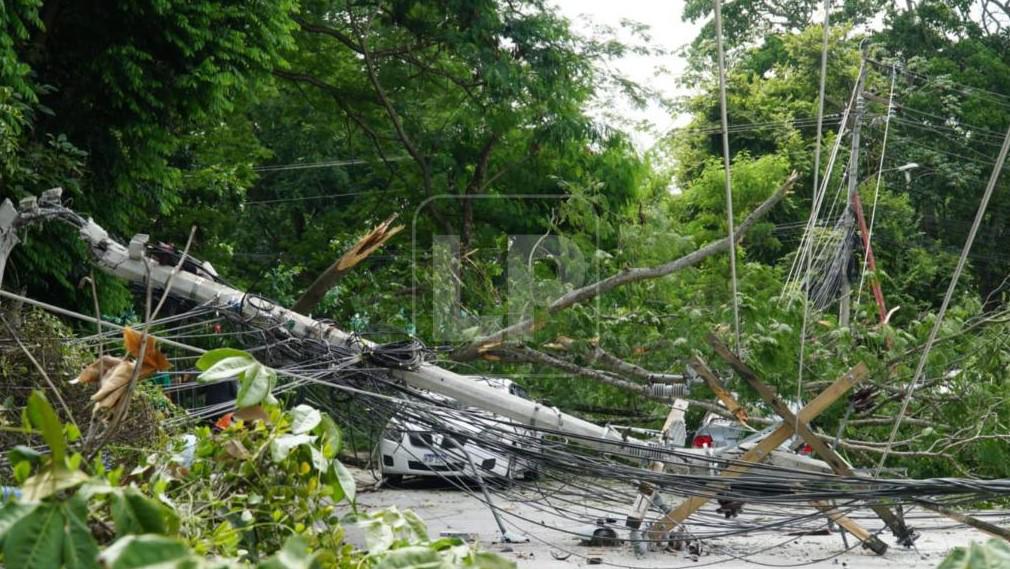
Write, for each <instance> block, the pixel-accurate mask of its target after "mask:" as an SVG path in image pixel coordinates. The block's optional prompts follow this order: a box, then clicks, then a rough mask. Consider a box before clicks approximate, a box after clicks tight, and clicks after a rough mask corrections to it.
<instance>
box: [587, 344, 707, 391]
mask: <svg viewBox="0 0 1010 569" xmlns="http://www.w3.org/2000/svg"><path fill="white" fill-rule="evenodd" d="M593 361H598V362H600V363H602V364H603V365H604V366H606V367H608V368H610V369H612V370H613V371H616V372H619V373H623V374H625V375H630V376H633V377H637V378H640V379H644V380H645V381H647V382H649V383H664V384H667V385H678V384H681V383H687V379H686V378H685V377H684V376H683V375H680V374H675V373H657V372H653V371H649V370H647V369H645V368H644V367H642V366H640V365H637V364H633V363H631V362H628V361H624V360H622V359H621V358H619V357H617V356H615V355H614V354H611V353H610V352H608V351H606V350H604V349H603V348H601V347H599V346H597V345H594V346H593Z"/></svg>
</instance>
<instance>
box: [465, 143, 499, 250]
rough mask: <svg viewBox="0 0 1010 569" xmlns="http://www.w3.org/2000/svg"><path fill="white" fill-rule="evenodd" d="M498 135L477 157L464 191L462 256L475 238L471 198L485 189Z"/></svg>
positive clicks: (485, 144)
mask: <svg viewBox="0 0 1010 569" xmlns="http://www.w3.org/2000/svg"><path fill="white" fill-rule="evenodd" d="M497 141H498V135H497V134H492V135H491V136H490V137H489V138H488V139H487V142H485V143H484V146H482V147H481V149H480V153H479V154H478V156H477V164H476V166H475V167H474V171H473V176H471V177H470V182H469V183H467V185H466V188H464V190H463V228H462V230H461V231H460V236H459V243H460V254H465V253H466V250H467V249H468V248H469V246H470V239H471V238H472V236H473V202H474V200H472V199H470V196H472V195H476V194H479V193H480V192H481V190H483V189H484V179H485V178H486V177H487V167H488V163H489V162H490V161H491V151H492V150H494V146H495V143H496V142H497Z"/></svg>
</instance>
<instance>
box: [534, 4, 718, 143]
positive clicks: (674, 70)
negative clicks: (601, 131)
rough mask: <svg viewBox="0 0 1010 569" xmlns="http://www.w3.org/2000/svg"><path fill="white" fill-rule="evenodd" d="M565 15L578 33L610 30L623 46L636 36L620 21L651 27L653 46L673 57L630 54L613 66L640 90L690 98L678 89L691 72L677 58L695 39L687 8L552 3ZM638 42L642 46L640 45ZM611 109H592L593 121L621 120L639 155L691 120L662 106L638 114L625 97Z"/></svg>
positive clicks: (687, 91) (617, 99) (688, 91)
mask: <svg viewBox="0 0 1010 569" xmlns="http://www.w3.org/2000/svg"><path fill="white" fill-rule="evenodd" d="M554 2H555V4H556V5H557V6H558V8H559V9H560V11H561V14H562V15H563V16H565V17H566V18H568V19H569V20H571V22H572V25H573V27H574V29H575V30H576V31H578V32H579V33H582V34H586V35H589V34H592V31H593V26H594V25H595V26H608V27H610V28H613V29H614V30H616V31H617V36H618V39H620V40H621V41H623V42H625V43H631V42H634V39H633V37H632V34H631V33H630V32H628V31H627V30H623V29H622V28H621V22H622V20H632V21H635V22H639V23H642V24H645V25H647V26H649V28H650V30H649V32H648V33H649V35H650V36H651V42H650V43H651V44H653V45H656V46H659V47H661V48H663V49H664V50H665V51H667V52H669V53H667V54H666V55H661V56H650V55H638V54H630V55H628V56H625V57H624V58H622V59H621V60H620V61H617V62H615V63H614V65H615V67H616V68H617V70H619V71H620V72H621V73H622V74H623V75H624V76H626V77H627V78H628V79H631V80H632V81H635V82H637V83H639V84H642V85H646V86H648V87H650V88H652V89H654V90H656V91H658V92H659V93H661V94H662V95H663V96H664V97H666V98H668V99H676V98H679V97H683V96H684V95H689V94H691V93H692V90H691V89H689V88H685V87H683V86H678V84H677V82H678V79H679V78H680V76H681V75H682V74H683V73H684V70H685V68H686V67H687V62H686V61H685V60H684V58H683V57H681V56H680V55H679V53H678V52H679V51H680V49H681V48H683V47H684V46H686V45H687V44H689V43H690V42H691V40H693V39H694V37H695V36H696V35H697V33H698V30H699V28H700V27H701V26H700V24H701V22H699V23H698V24H692V23H690V22H683V21H681V11H682V10H683V7H684V3H683V2H680V1H677V0H554ZM638 41H639V42H640V41H641V40H638ZM607 95H613V94H612V93H610V94H605V95H604V97H603V100H604V101H606V100H607V99H613V103H612V104H611V103H608V104H607V105H606V106H601V105H599V104H597V105H594V107H593V108H590V109H588V110H589V112H590V113H592V115H593V116H596V117H600V118H603V119H605V120H606V122H608V123H613V122H614V121H613V120H612V119H614V118H617V119H619V121H620V123H619V124H617V125H615V126H618V127H620V128H622V129H624V130H626V131H627V132H628V133H629V134H630V135H631V137H632V140H633V141H634V143H635V146H636V147H637V148H638V150H639V151H640V152H644V151H646V150H648V149H649V148H650V147H651V146H652V145H653V144H654V143H655V142H656V140H657V138H659V136H660V135H661V134H662V133H664V132H666V131H668V130H669V129H671V128H675V127H677V126H682V125H683V124H685V123H686V122H687V120H688V117H687V116H684V115H681V116H673V115H671V114H670V112H669V111H668V110H667V109H664V108H663V107H662V106H661V105H659V104H658V103H655V102H653V103H651V104H649V105H648V106H647V107H646V108H644V109H639V108H636V107H635V105H634V104H633V103H632V101H630V100H628V98H627V97H624V96H620V95H618V96H616V97H608V96H607Z"/></svg>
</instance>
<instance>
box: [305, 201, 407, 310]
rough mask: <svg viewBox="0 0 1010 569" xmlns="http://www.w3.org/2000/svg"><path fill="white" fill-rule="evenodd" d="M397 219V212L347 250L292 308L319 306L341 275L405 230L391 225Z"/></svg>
mask: <svg viewBox="0 0 1010 569" xmlns="http://www.w3.org/2000/svg"><path fill="white" fill-rule="evenodd" d="M395 219H396V214H393V215H391V216H390V217H389V218H388V219H386V221H383V222H382V223H380V224H379V225H377V226H375V228H374V229H372V230H371V231H369V232H368V233H367V234H366V235H365V236H364V237H362V238H361V239H359V240H358V242H357V243H355V244H354V245H352V246H351V248H350V249H348V250H347V251H345V252H344V254H343V255H341V256H340V258H339V259H337V260H336V262H335V263H333V264H332V265H330V266H329V268H327V269H326V270H325V271H323V272H322V273H320V274H319V276H318V277H316V280H315V281H313V282H312V284H311V285H310V286H309V288H308V289H306V290H305V292H304V293H302V296H301V297H300V298H299V299H298V301H297V302H295V305H294V306H292V307H291V310H294V311H295V312H300V313H302V314H308V313H309V312H311V311H312V309H313V308H315V307H316V306H318V305H319V302H320V301H322V300H323V297H324V296H326V293H327V292H329V290H330V289H332V288H333V286H334V285H335V284H337V281H339V280H340V278H341V277H343V276H344V275H345V274H347V272H348V271H350V270H351V269H353V268H354V267H355V266H356V265H357V264H358V263H360V262H361V261H364V260H365V259H366V258H368V256H369V255H371V254H372V253H374V252H375V250H376V249H378V248H379V247H382V246H383V245H384V244H385V243H386V241H389V240H390V239H392V238H393V236H394V235H396V234H397V233H399V232H400V231H402V230H403V226H402V225H397V226H396V227H391V225H392V223H393V220H395Z"/></svg>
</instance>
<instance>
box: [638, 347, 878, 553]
mask: <svg viewBox="0 0 1010 569" xmlns="http://www.w3.org/2000/svg"><path fill="white" fill-rule="evenodd" d="M694 364H697V365H698V366H699V367H702V368H706V367H707V366H705V365H704V362H702V361H701V360H700V358H699V359H696V360H695V361H694ZM696 369H697V368H696ZM706 373H711V372H710V371H709V372H706ZM712 375H714V374H712ZM866 376H867V369H866V366H865V365H863V364H859V365H858V366H856V367H855V368H853V369H852V370H850V371H849V373H847V374H845V375H843V376H842V377H840V378H839V379H838V380H836V381H835V383H834V384H832V385H831V386H830V387H829V388H828V389H825V390H824V391H823V392H821V393H820V395H818V396H817V397H816V398H814V399H813V400H812V401H810V403H808V404H807V406H806V407H804V408H803V410H802V411H800V413H799V416H798V418H796V417H794V421H793V422H786V423H783V424H782V425H780V426H779V427H778V428H776V429H775V430H774V431H772V432H771V433H770V434H768V435H767V436H766V437H765V438H764V439H762V440H761V441H760V442H758V443H757V444H756V445H754V446H753V447H751V448H750V449H748V450H747V451H746V452H744V453H743V454H742V455H741V456H740V457H738V458H737V459H736V462H735V463H734V464H731V465H730V466H728V467H726V468H724V469H723V470H722V472H721V473H720V474H719V477H720V478H725V479H732V478H739V477H741V476H743V475H744V474H745V473H746V472H747V471H748V470H749V469H750V467H751V465H752V464H757V463H759V462H761V461H763V460H765V459H766V458H768V456H769V455H770V454H771V453H772V451H774V450H775V449H777V448H778V447H779V446H781V445H782V443H784V442H786V441H787V440H788V439H789V438H790V437H791V436H793V434H794V433H795V427H796V425H805V424H806V423H807V422H808V421H810V420H812V419H813V418H814V417H816V416H818V415H819V414H821V413H822V412H823V411H824V410H825V409H827V408H828V407H829V406H831V404H832V403H834V402H835V401H836V400H837V399H838V398H839V397H840V396H841V395H842V394H843V393H845V392H846V391H848V390H849V389H850V388H851V387H852V386H853V385H855V384H857V383H859V382H860V381H862V380H864V379H865V378H866ZM728 487H729V486H728V485H717V486H714V487H713V489H712V491H711V492H710V493H708V494H707V495H698V496H692V497H690V498H688V499H687V500H685V501H684V502H682V503H681V504H680V505H679V506H677V507H676V508H675V509H673V510H672V511H670V512H668V513H667V514H666V515H664V516H663V517H662V518H661V519H659V520H657V521H656V522H655V523H653V524H652V526H651V527H650V528H649V532H648V533H649V535H650V536H651V537H652V539H656V540H658V539H660V538H661V536H663V535H666V534H667V533H669V532H670V531H672V530H674V529H676V528H677V527H679V526H680V525H681V524H682V523H683V522H684V521H685V520H686V519H687V518H688V517H690V516H691V514H693V513H694V512H696V511H698V510H699V509H700V508H701V507H702V506H704V505H705V504H706V503H707V502H709V501H710V500H712V499H713V498H717V497H718V496H719V492H720V491H723V490H725V489H727V488H728ZM811 505H812V506H814V507H815V508H817V509H819V510H821V511H822V512H824V513H825V514H826V515H827V516H828V517H829V518H831V519H832V520H833V521H835V522H836V523H838V524H839V525H840V526H842V527H844V528H845V529H846V530H848V531H849V533H851V534H852V535H854V536H856V537H857V538H858V539H860V541H862V542H863V544H864V545H865V546H866V547H868V548H870V549H871V550H873V551H874V552H875V553H877V554H883V553H884V552H885V551H887V544H885V543H884V542H882V541H880V539H879V538H877V537H876V536H875V535H873V534H871V533H870V532H868V531H866V530H865V529H863V528H862V527H860V526H859V525H858V524H857V523H856V522H854V521H852V520H851V519H849V518H846V517H845V516H844V515H843V514H842V513H841V512H839V511H838V510H836V509H835V508H833V507H832V506H830V505H827V504H824V503H820V502H812V503H811Z"/></svg>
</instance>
